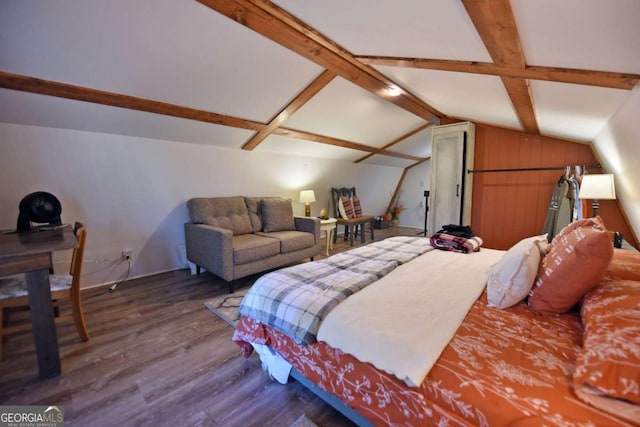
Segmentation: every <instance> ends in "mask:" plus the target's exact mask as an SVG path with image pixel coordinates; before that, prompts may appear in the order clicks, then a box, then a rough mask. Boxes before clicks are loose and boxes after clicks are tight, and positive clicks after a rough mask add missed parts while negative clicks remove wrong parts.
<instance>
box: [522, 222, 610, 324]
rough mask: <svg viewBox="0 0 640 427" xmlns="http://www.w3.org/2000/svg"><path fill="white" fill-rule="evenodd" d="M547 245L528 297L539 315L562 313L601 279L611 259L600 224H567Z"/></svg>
mask: <svg viewBox="0 0 640 427" xmlns="http://www.w3.org/2000/svg"><path fill="white" fill-rule="evenodd" d="M568 227H571V229H570V231H569V232H565V231H561V232H560V233H559V234H558V235H557V236H556V237H554V238H553V240H552V241H551V244H549V250H548V252H547V254H546V255H545V257H544V258H543V259H542V262H541V263H540V269H539V270H538V277H537V278H536V281H535V285H534V287H533V289H532V290H531V293H530V296H529V300H528V303H529V307H530V308H531V309H533V310H534V311H537V312H539V313H565V312H567V311H569V310H571V308H572V307H573V306H575V305H576V304H577V303H578V301H580V299H581V298H582V297H583V296H584V295H585V294H586V293H587V292H589V291H590V290H591V289H593V288H594V287H595V286H596V285H597V284H598V282H600V280H601V279H602V278H603V277H604V274H605V272H606V270H607V267H608V266H609V262H610V261H611V257H612V256H613V245H612V243H611V239H609V233H608V232H607V230H606V229H605V228H604V227H603V226H602V223H601V222H598V221H591V220H586V222H583V223H582V224H581V225H578V226H576V225H574V224H570V225H569V226H568Z"/></svg>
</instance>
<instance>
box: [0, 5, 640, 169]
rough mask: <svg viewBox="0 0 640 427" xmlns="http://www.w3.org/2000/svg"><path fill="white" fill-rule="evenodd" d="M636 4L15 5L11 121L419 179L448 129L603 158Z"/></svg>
mask: <svg viewBox="0 0 640 427" xmlns="http://www.w3.org/2000/svg"><path fill="white" fill-rule="evenodd" d="M639 21H640V2H638V1H637V0H614V1H602V0H562V1H559V0H536V1H527V0H511V1H509V0H400V1H397V0H377V1H370V0H349V1H343V0H322V1H320V0H316V1H311V0H309V1H299V0H278V1H275V2H266V1H260V0H198V1H196V0H135V1H124V0H110V1H106V2H105V1H87V0H46V1H34V0H29V1H8V0H0V87H1V88H3V89H0V121H3V122H11V123H22V124H30V125H37V126H52V127H60V128H70V129H81V130H89V131H97V132H107V133H115V134H124V135H133V136H140V137H148V138H157V139H166V140H175V141H182V142H191V143H200V144H210V145H216V146H220V147H225V148H232V149H245V150H264V151H269V152H277V153H285V154H299V155H304V156H311V157H314V156H315V157H324V158H333V159H345V160H351V161H354V162H370V163H376V164H383V165H390V166H398V167H408V166H411V165H414V164H416V163H419V162H422V161H424V160H425V159H427V158H428V156H429V155H430V147H429V145H428V144H425V134H426V133H427V132H429V127H430V126H431V125H433V124H437V123H439V122H440V119H442V118H445V117H446V118H456V119H458V118H459V119H464V120H472V121H475V122H479V123H488V124H493V125H496V126H501V127H506V128H512V129H518V130H522V131H525V132H528V133H531V134H541V135H547V136H555V137H560V138H567V139H571V140H577V141H591V140H593V138H594V137H595V136H596V135H597V134H598V132H599V131H600V129H601V128H602V127H603V126H604V124H605V123H606V122H607V120H608V119H609V118H610V117H611V116H612V115H613V114H614V113H615V111H616V110H617V109H618V108H619V106H620V105H621V104H622V103H624V101H625V100H626V99H627V97H628V96H629V94H630V91H631V89H632V88H633V87H634V86H635V85H636V84H637V83H638V80H639V79H640V54H638V52H639V50H638V49H639V48H638V41H640V25H638V22H639Z"/></svg>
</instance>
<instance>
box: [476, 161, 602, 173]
mask: <svg viewBox="0 0 640 427" xmlns="http://www.w3.org/2000/svg"><path fill="white" fill-rule="evenodd" d="M577 166H582V168H583V169H584V170H587V169H602V166H601V165H600V163H598V164H595V165H577ZM570 167H573V165H571V166H552V167H546V168H512V169H467V173H485V172H526V171H555V170H559V171H564V170H567V168H570Z"/></svg>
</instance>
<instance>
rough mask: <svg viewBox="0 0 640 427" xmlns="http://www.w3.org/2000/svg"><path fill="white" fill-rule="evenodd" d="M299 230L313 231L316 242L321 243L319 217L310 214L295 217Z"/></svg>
mask: <svg viewBox="0 0 640 427" xmlns="http://www.w3.org/2000/svg"><path fill="white" fill-rule="evenodd" d="M293 219H294V221H295V225H296V230H297V231H306V232H307V233H313V235H314V236H315V239H316V240H315V241H316V244H320V220H319V219H318V218H313V217H308V216H296V217H293Z"/></svg>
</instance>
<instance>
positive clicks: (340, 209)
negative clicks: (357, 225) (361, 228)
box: [338, 197, 349, 219]
mask: <svg viewBox="0 0 640 427" xmlns="http://www.w3.org/2000/svg"><path fill="white" fill-rule="evenodd" d="M338 212H340V216H341V217H342V219H349V217H348V216H347V212H346V211H345V210H344V204H343V203H342V197H339V198H338Z"/></svg>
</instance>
